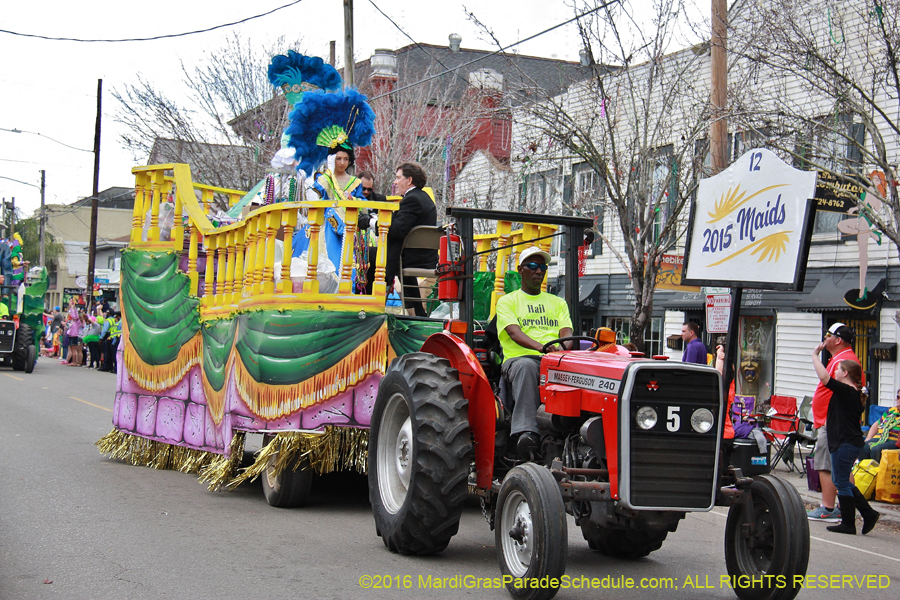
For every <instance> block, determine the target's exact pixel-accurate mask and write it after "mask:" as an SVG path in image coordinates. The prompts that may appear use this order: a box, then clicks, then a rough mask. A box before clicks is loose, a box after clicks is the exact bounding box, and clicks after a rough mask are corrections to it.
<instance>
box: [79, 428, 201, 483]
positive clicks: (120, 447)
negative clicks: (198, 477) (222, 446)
mask: <svg viewBox="0 0 900 600" xmlns="http://www.w3.org/2000/svg"><path fill="white" fill-rule="evenodd" d="M95 446H97V449H98V450H100V453H101V454H104V455H106V456H109V457H110V458H114V459H116V460H122V461H125V462H128V463H131V464H133V465H140V466H144V467H150V468H153V469H171V470H174V471H181V472H182V473H199V472H200V470H201V469H202V468H203V467H205V466H206V465H209V464H210V463H212V462H213V461H215V460H217V459H218V458H219V455H218V454H216V453H214V452H205V451H203V450H194V449H193V448H184V447H182V446H174V445H172V444H166V443H164V442H158V441H155V440H148V439H147V438H143V437H140V436H138V435H133V434H130V433H125V432H123V431H119V430H118V429H113V430H112V431H110V432H109V433H108V434H106V435H105V436H103V437H102V438H100V439H99V440H98V441H97V443H96V444H95Z"/></svg>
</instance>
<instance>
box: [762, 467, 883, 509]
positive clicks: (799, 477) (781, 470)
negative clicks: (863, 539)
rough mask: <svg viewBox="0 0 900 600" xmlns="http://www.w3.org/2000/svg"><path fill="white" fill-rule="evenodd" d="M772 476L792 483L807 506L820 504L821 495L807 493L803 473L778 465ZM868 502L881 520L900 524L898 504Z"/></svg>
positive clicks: (807, 488)
mask: <svg viewBox="0 0 900 600" xmlns="http://www.w3.org/2000/svg"><path fill="white" fill-rule="evenodd" d="M772 474H773V475H778V476H779V477H781V478H782V479H784V480H785V481H788V482H790V483H792V484H793V485H794V487H796V488H797V491H798V492H800V497H801V498H803V501H804V502H806V503H807V504H812V505H813V507H816V506H819V505H820V504H821V503H822V494H821V493H819V492H811V491H809V486H808V484H807V482H806V473H805V472H804V473H801V474H798V473H797V470H796V469H795V470H794V472H793V473H792V472H790V471H788V470H787V467H785V466H784V464H782V463H779V465H778V466H777V467H775V469H774V470H773V471H772ZM869 502H870V504H871V506H872V508H874V509H875V510H877V511H878V512H880V513H881V519H882V520H885V521H891V522H894V523H900V504H886V503H884V502H877V501H875V500H874V499H873V500H870V501H869Z"/></svg>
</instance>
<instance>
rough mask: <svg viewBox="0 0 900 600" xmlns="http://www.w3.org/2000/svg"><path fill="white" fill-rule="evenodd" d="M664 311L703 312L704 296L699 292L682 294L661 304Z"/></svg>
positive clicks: (704, 305) (704, 306)
mask: <svg viewBox="0 0 900 600" xmlns="http://www.w3.org/2000/svg"><path fill="white" fill-rule="evenodd" d="M662 305H663V308H665V309H666V310H703V309H704V308H706V296H704V295H703V294H701V293H699V292H683V293H681V294H676V296H675V297H674V298H672V299H670V300H667V301H665V302H663V303H662Z"/></svg>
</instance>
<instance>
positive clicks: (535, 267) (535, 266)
mask: <svg viewBox="0 0 900 600" xmlns="http://www.w3.org/2000/svg"><path fill="white" fill-rule="evenodd" d="M522 266H523V267H525V268H526V269H531V270H532V271H537V270H538V269H540V270H541V271H546V270H547V269H548V268H549V267H548V266H547V265H545V264H543V263H536V262H527V263H522Z"/></svg>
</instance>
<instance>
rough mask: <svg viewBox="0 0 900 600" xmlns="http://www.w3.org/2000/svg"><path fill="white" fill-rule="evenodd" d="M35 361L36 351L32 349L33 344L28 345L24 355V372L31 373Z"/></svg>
mask: <svg viewBox="0 0 900 600" xmlns="http://www.w3.org/2000/svg"><path fill="white" fill-rule="evenodd" d="M36 362H37V352H35V350H34V345H33V344H32V345H31V346H28V351H27V354H26V357H25V372H26V373H31V372H33V371H34V364H35V363H36Z"/></svg>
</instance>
